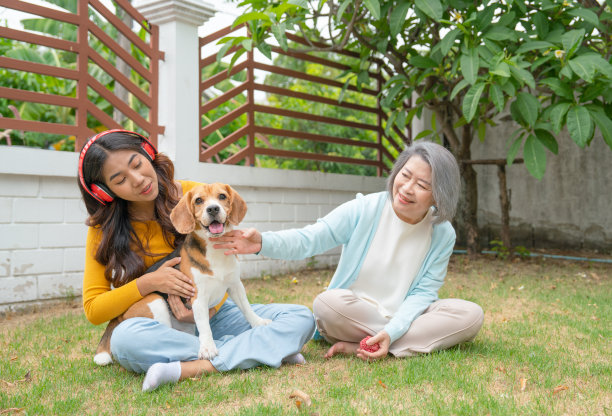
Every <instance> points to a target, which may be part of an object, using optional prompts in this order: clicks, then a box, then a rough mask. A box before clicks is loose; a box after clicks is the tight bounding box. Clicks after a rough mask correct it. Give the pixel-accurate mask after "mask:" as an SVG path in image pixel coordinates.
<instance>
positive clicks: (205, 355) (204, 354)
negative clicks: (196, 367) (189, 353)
mask: <svg viewBox="0 0 612 416" xmlns="http://www.w3.org/2000/svg"><path fill="white" fill-rule="evenodd" d="M218 354H219V351H218V350H217V347H216V346H215V343H214V342H213V343H211V344H200V351H199V352H198V358H199V359H200V360H211V359H213V358H215V357H216V356H217V355H218Z"/></svg>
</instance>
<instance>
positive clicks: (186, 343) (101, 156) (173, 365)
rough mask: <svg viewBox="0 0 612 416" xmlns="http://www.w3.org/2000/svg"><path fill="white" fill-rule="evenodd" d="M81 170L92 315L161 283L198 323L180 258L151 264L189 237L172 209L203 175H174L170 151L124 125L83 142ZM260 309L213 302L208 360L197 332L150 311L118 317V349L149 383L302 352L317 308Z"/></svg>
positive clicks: (184, 316)
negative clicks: (252, 320)
mask: <svg viewBox="0 0 612 416" xmlns="http://www.w3.org/2000/svg"><path fill="white" fill-rule="evenodd" d="M78 173H79V180H78V184H79V188H80V190H81V194H82V196H83V200H84V202H85V206H86V208H87V212H88V213H89V218H88V220H87V225H88V226H89V230H88V234H87V243H86V258H85V272H84V277H83V306H84V310H85V315H86V317H87V319H88V320H89V321H90V322H92V323H93V324H96V325H99V324H102V323H104V322H106V321H109V320H110V319H112V318H114V317H116V316H118V315H120V314H122V313H123V312H125V311H126V310H127V309H128V308H129V307H130V306H131V305H132V304H133V303H134V302H136V301H138V300H140V299H142V298H143V297H144V296H145V295H147V294H149V293H151V292H154V291H158V292H163V293H167V294H168V295H169V296H168V303H169V305H170V309H171V310H172V312H173V314H174V315H175V317H176V318H177V319H178V320H179V321H182V322H192V323H193V322H194V320H193V312H192V311H191V310H189V309H187V308H186V307H185V306H184V305H183V303H182V302H181V300H180V297H186V298H189V297H191V296H192V295H193V294H194V290H195V289H194V286H193V284H192V282H191V280H190V279H189V278H188V277H187V276H185V275H184V274H182V273H181V272H180V271H178V270H176V269H174V268H173V266H174V265H176V264H178V263H179V262H180V258H175V259H172V260H169V261H167V262H165V263H164V265H163V266H162V267H160V268H159V269H158V270H156V271H155V272H152V273H146V270H147V269H148V268H149V267H150V266H151V265H152V264H153V263H155V262H157V261H158V260H160V259H161V258H163V257H164V256H165V255H167V254H168V253H170V252H172V251H173V249H174V248H175V247H176V246H177V245H178V244H180V243H181V242H182V241H183V239H184V236H182V235H181V234H179V233H177V232H176V230H175V229H174V227H173V226H172V223H171V221H170V212H171V211H172V208H173V207H174V206H175V205H176V204H177V202H178V201H179V199H180V197H181V196H182V195H183V193H185V192H188V191H189V190H190V189H192V188H193V187H194V186H196V185H198V183H196V182H190V181H174V167H173V165H172V162H171V161H170V159H168V157H166V156H165V155H163V154H159V153H157V151H156V150H155V148H154V147H153V145H152V144H151V143H150V142H149V141H148V140H147V139H146V138H145V137H143V136H141V135H140V134H137V133H134V132H130V131H125V130H109V131H105V132H103V133H100V134H98V135H96V136H94V137H93V138H91V139H90V140H89V141H88V142H87V144H86V145H85V146H84V147H83V149H82V151H81V154H80V158H79V172H78ZM253 309H254V311H255V312H256V313H257V314H258V315H259V316H261V317H262V318H267V319H271V320H272V323H271V324H269V325H268V326H261V327H257V328H251V327H250V325H249V324H248V323H247V322H246V320H245V319H244V317H243V315H242V313H241V312H240V311H239V310H238V308H237V307H236V305H235V304H234V303H233V302H231V301H230V300H227V301H226V302H224V303H222V304H221V305H217V306H216V307H214V308H211V310H210V313H209V315H210V317H211V319H210V324H211V330H212V333H213V337H214V339H215V344H216V346H217V349H218V350H219V355H217V356H216V357H215V358H213V359H212V360H210V361H208V360H198V359H197V356H198V350H199V340H198V338H197V337H196V336H195V335H194V334H187V333H185V332H181V331H178V330H175V329H172V328H169V327H167V326H165V325H163V324H160V323H159V322H157V321H153V320H151V319H147V318H132V319H127V320H125V321H123V322H122V323H121V324H119V326H117V328H116V329H115V330H114V332H113V335H112V338H111V351H112V354H113V356H114V357H115V359H116V360H117V361H118V362H119V364H121V365H122V366H123V367H125V368H126V369H128V370H131V371H134V372H138V373H142V372H147V375H146V377H145V379H144V382H143V390H145V391H148V390H153V389H155V388H157V387H158V386H159V385H161V384H164V383H168V382H177V381H178V380H182V379H185V378H189V377H194V376H197V375H200V374H203V373H210V372H216V371H227V370H231V369H235V368H240V369H247V368H251V367H255V366H258V365H267V366H271V367H279V366H280V365H281V363H283V362H287V363H296V362H297V363H300V362H303V360H304V358H303V357H302V355H301V354H300V353H299V352H300V350H301V349H302V346H303V345H304V344H305V343H306V342H307V341H308V340H309V339H310V338H311V336H312V333H313V331H314V320H313V317H312V313H311V312H310V310H309V309H308V308H306V307H304V306H300V305H281V304H272V305H253Z"/></svg>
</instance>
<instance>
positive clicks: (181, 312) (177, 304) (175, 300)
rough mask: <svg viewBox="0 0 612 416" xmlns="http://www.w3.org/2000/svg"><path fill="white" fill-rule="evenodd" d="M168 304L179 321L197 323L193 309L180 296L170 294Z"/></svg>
mask: <svg viewBox="0 0 612 416" xmlns="http://www.w3.org/2000/svg"><path fill="white" fill-rule="evenodd" d="M168 305H169V306H170V310H171V311H172V314H173V315H174V317H175V318H176V320H177V321H179V322H187V323H190V324H195V319H194V318H193V311H192V310H191V309H189V308H187V307H186V306H185V304H184V303H183V299H181V297H180V296H176V295H168Z"/></svg>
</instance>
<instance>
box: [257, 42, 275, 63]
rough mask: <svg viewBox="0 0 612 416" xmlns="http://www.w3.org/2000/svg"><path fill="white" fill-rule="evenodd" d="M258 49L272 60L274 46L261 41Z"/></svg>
mask: <svg viewBox="0 0 612 416" xmlns="http://www.w3.org/2000/svg"><path fill="white" fill-rule="evenodd" d="M257 49H259V52H261V53H262V54H263V55H264V56H265V57H266V58H268V59H269V60H272V48H270V45H268V44H267V43H265V42H261V43H259V44H257Z"/></svg>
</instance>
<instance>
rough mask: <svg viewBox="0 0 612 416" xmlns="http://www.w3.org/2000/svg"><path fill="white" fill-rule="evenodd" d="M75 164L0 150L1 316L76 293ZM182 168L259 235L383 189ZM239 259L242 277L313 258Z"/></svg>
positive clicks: (353, 181)
mask: <svg viewBox="0 0 612 416" xmlns="http://www.w3.org/2000/svg"><path fill="white" fill-rule="evenodd" d="M76 165H77V155H76V154H71V153H66V152H53V151H45V150H39V149H25V148H8V147H6V146H2V147H0V311H3V310H8V309H14V308H19V307H22V306H25V305H28V304H33V303H38V302H41V301H45V300H49V299H58V298H64V297H69V296H75V295H76V296H80V294H81V290H82V278H83V276H82V273H83V267H84V258H85V247H84V246H85V238H86V232H87V227H86V226H85V220H86V218H87V213H86V211H85V207H84V205H83V203H82V201H81V200H80V194H79V191H78V187H77V184H76V179H75V171H76ZM183 167H184V166H183ZM183 171H187V172H192V175H193V176H192V177H186V176H180V172H181V170H180V169H177V177H178V178H182V179H189V180H195V181H200V182H226V183H230V184H231V185H232V186H233V187H234V188H235V189H236V190H237V191H238V192H239V193H240V195H241V196H242V197H243V198H244V200H245V201H246V202H247V205H248V211H247V215H246V217H245V219H244V221H243V223H242V225H241V227H243V228H246V227H255V228H257V229H259V230H260V231H278V230H282V229H288V228H297V227H302V226H304V225H307V224H310V223H312V222H314V221H316V219H317V218H319V217H321V216H324V215H325V214H327V213H328V212H329V211H331V210H332V209H333V208H335V207H336V206H337V205H339V204H340V203H342V202H345V201H348V200H350V199H352V198H354V196H355V194H356V193H357V192H362V193H370V192H376V191H379V190H382V189H383V188H384V180H383V179H380V178H361V177H357V176H350V175H333V174H323V173H320V172H296V171H278V170H273V169H260V168H251V167H240V166H220V165H213V164H202V163H199V162H197V161H195V162H194V166H192V167H191V168H190V169H186V170H185V169H183ZM339 255H340V249H339V248H338V249H334V250H331V251H330V252H328V253H324V254H322V255H320V256H317V257H316V258H315V259H314V261H315V262H316V265H317V266H319V267H323V266H333V265H335V264H337V261H338V258H339ZM241 257H242V258H241V264H242V276H243V277H245V278H249V277H259V276H262V275H271V274H278V273H285V272H290V271H294V270H299V269H300V268H304V267H306V266H307V265H308V264H309V263H310V262H312V261H313V259H305V260H302V261H279V260H272V259H268V258H264V257H261V256H255V255H250V256H241Z"/></svg>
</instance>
